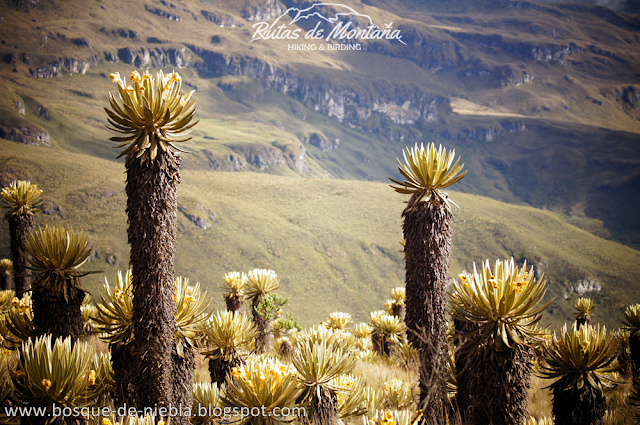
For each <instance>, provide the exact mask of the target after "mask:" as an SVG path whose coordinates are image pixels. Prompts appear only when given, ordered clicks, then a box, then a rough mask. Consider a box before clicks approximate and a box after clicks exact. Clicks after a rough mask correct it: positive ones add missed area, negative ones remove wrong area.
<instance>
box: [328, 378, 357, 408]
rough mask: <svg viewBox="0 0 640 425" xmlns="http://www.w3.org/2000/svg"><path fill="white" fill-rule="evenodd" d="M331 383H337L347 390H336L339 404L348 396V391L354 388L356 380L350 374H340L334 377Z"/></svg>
mask: <svg viewBox="0 0 640 425" xmlns="http://www.w3.org/2000/svg"><path fill="white" fill-rule="evenodd" d="M332 383H333V384H335V385H337V386H338V387H341V388H345V389H347V390H349V391H340V392H338V394H337V397H338V404H339V405H340V404H343V403H344V402H345V401H346V400H347V398H349V393H350V392H351V390H353V389H354V387H355V385H356V380H355V379H354V377H353V376H351V375H340V376H338V377H337V378H335V379H334V380H333V382H332Z"/></svg>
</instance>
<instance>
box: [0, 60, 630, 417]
mask: <svg viewBox="0 0 640 425" xmlns="http://www.w3.org/2000/svg"><path fill="white" fill-rule="evenodd" d="M111 78H112V80H113V81H114V82H115V83H116V84H117V89H118V93H117V94H116V95H115V96H113V95H112V96H110V108H105V109H106V111H107V115H108V122H109V128H110V129H111V130H113V131H115V132H117V133H119V135H118V136H115V137H112V138H111V140H112V141H115V142H117V143H118V144H119V145H118V146H117V147H118V148H123V149H122V152H121V153H120V155H119V156H125V157H126V161H125V168H126V172H127V182H126V193H127V214H128V219H129V228H128V242H129V244H130V245H131V250H130V252H131V254H130V255H131V256H130V269H129V270H128V271H126V272H124V273H123V272H119V273H118V275H117V276H116V280H115V282H114V281H112V284H110V283H109V282H108V281H107V280H106V278H105V285H104V288H103V291H102V293H101V294H100V295H99V297H97V298H96V300H94V299H93V298H92V297H91V296H89V295H88V294H87V293H86V291H85V290H84V289H83V287H82V285H81V282H80V279H81V277H82V276H84V275H86V274H87V273H89V272H87V271H83V270H81V268H82V266H83V264H84V263H85V262H86V261H88V260H89V259H90V257H91V252H92V247H91V245H90V244H89V242H88V239H87V236H86V235H85V234H84V233H82V232H74V231H73V230H72V229H65V228H62V227H45V228H40V229H38V230H33V214H34V213H35V212H37V205H38V203H39V196H40V190H39V189H37V188H36V187H35V185H33V184H31V183H29V182H14V183H13V184H12V185H11V186H10V187H9V188H6V189H4V190H3V193H2V196H3V199H4V203H5V205H4V206H5V208H6V209H7V213H6V217H7V218H8V220H9V224H10V227H12V226H13V228H14V230H12V233H11V237H12V259H11V260H9V259H7V260H2V261H0V274H1V275H0V278H1V280H0V286H1V288H0V289H2V290H1V291H0V335H1V336H2V338H1V339H0V423H13V422H15V418H11V417H8V416H7V414H6V412H7V410H4V408H17V407H44V408H45V409H46V411H47V413H52V409H53V407H54V405H55V406H57V407H58V408H59V409H60V408H64V409H69V412H74V413H73V414H72V416H73V415H75V416H74V417H71V418H69V417H67V418H63V417H54V416H45V417H41V418H39V419H34V418H28V420H29V423H42V424H45V423H47V424H49V423H56V424H67V423H70V422H80V421H84V420H86V418H85V417H82V416H81V415H80V416H79V415H78V413H77V412H79V411H81V410H73V409H90V408H94V407H104V406H113V407H122V406H125V405H126V406H130V407H134V408H136V410H138V411H143V410H144V408H152V411H154V412H156V413H154V414H152V415H147V416H143V417H139V416H137V415H133V416H127V417H119V416H118V415H114V414H110V415H107V416H105V417H99V416H96V417H95V418H91V421H93V422H95V421H99V422H100V423H101V424H103V425H125V424H126V425H156V424H157V425H164V424H165V423H169V420H170V423H171V424H172V425H175V424H186V423H195V424H203V425H204V424H222V423H240V424H252V425H257V424H260V425H262V424H265V425H267V424H268V425H276V424H285V423H295V424H312V425H338V424H345V423H359V422H362V423H365V424H369V425H374V424H375V425H377V424H385V425H416V424H425V423H429V424H432V423H434V424H445V423H454V421H455V420H456V418H458V417H459V418H460V419H461V420H462V423H464V424H465V425H466V424H489V423H491V424H516V423H518V424H524V423H532V424H535V423H546V422H545V421H546V419H543V420H536V419H533V418H529V416H528V410H527V396H528V394H527V393H528V391H529V385H530V376H531V373H532V371H533V370H534V364H535V365H536V370H538V371H539V373H540V374H541V375H542V376H543V377H545V378H549V379H553V382H552V384H551V385H550V388H551V391H552V392H553V397H554V408H553V413H554V416H555V423H556V424H572V425H573V424H578V423H599V422H598V421H599V420H601V418H602V417H603V415H604V412H605V411H606V408H607V403H606V398H605V393H604V389H606V388H608V387H610V386H612V385H615V383H616V379H617V376H616V371H617V370H618V368H619V367H621V357H619V356H618V354H619V353H618V348H617V347H618V346H619V344H618V343H619V339H620V338H621V337H619V336H614V334H612V333H608V332H607V331H606V330H605V329H604V328H600V327H593V326H591V325H590V324H589V322H590V321H591V317H592V312H593V310H594V302H593V301H592V300H588V299H578V300H577V301H576V303H575V309H576V321H577V323H576V324H575V325H574V326H573V327H572V328H570V329H569V328H568V327H565V328H563V329H562V330H561V332H560V334H559V336H557V335H556V334H554V335H553V337H552V338H551V337H550V336H549V335H548V333H547V332H546V330H545V329H541V328H540V327H538V323H539V321H540V319H541V314H542V312H543V310H544V309H545V308H546V307H547V306H548V305H549V302H546V303H545V302H544V301H543V298H544V297H545V281H544V279H543V277H542V276H538V277H536V274H535V271H534V269H533V267H530V268H527V265H526V262H525V263H524V265H522V266H520V267H519V266H517V265H516V263H515V261H514V260H513V259H510V260H506V261H497V262H496V263H495V265H494V266H493V267H492V266H491V265H490V264H489V262H488V261H487V262H485V263H483V264H482V266H481V267H480V270H478V268H477V267H476V265H475V264H474V265H473V272H472V273H467V272H463V273H462V274H461V275H460V276H459V279H458V280H454V281H453V283H451V281H450V277H449V255H450V251H451V239H452V232H451V225H452V219H453V213H452V208H451V206H452V205H455V204H454V203H453V202H452V201H451V200H450V199H449V196H448V194H447V193H445V192H443V190H444V189H445V188H447V187H449V186H451V185H452V184H454V183H456V182H457V181H459V180H460V179H461V178H463V177H464V175H465V173H466V172H463V170H462V169H463V165H460V164H459V161H458V160H455V152H454V151H447V150H446V149H444V148H442V147H440V148H436V147H435V145H433V144H430V145H428V146H427V147H424V146H418V145H416V146H415V147H414V148H412V149H406V151H405V152H404V159H405V163H404V164H402V163H401V164H400V173H401V174H402V176H403V177H404V179H405V180H404V181H402V182H401V181H398V180H393V179H392V180H393V182H394V183H395V186H393V187H394V189H395V190H396V191H398V192H400V193H403V194H407V195H410V199H409V201H408V202H407V206H406V208H405V209H404V211H403V219H404V222H403V234H404V239H405V243H404V252H405V261H406V286H398V287H395V288H393V289H392V290H391V294H390V298H389V299H388V300H387V302H386V303H385V304H384V306H381V307H383V309H380V310H376V311H373V312H371V313H370V321H369V322H368V323H365V322H359V323H355V324H354V317H353V316H352V315H351V314H349V313H346V312H332V313H329V314H328V316H327V318H326V320H324V321H323V322H322V323H320V324H318V325H317V326H314V327H311V328H307V329H304V330H303V329H302V328H301V327H300V326H299V324H298V322H297V319H296V318H295V317H293V315H292V314H291V313H288V314H286V315H283V313H284V312H283V307H284V306H285V304H286V303H287V301H288V300H287V299H285V298H284V297H282V296H281V295H279V294H278V293H276V291H278V290H279V289H280V278H279V276H278V274H277V273H276V272H275V271H273V270H269V269H261V268H256V269H253V270H251V271H248V272H246V273H244V272H237V271H232V272H228V273H226V274H225V275H224V277H223V278H222V279H221V284H220V288H221V289H222V292H223V294H222V295H223V297H224V301H225V303H226V307H227V311H213V310H211V309H210V308H209V306H210V304H211V297H210V296H209V295H208V294H207V293H206V292H203V291H201V288H200V284H199V283H195V284H192V283H190V282H189V280H188V279H186V278H184V277H179V276H176V275H175V270H174V257H175V246H176V241H177V227H176V211H177V183H179V181H180V173H179V166H180V162H181V159H180V153H181V152H183V151H182V150H181V149H180V148H178V146H177V144H176V143H177V142H183V141H186V140H187V139H184V138H182V137H183V136H186V135H187V134H188V133H189V132H190V131H191V130H192V129H193V127H194V125H195V124H196V122H195V121H194V111H195V100H194V99H193V98H192V93H193V92H191V93H188V94H183V93H182V91H181V87H182V86H181V84H182V79H181V77H180V76H179V75H178V74H177V73H172V74H169V75H165V74H163V73H162V72H160V73H158V74H157V75H156V76H152V75H150V74H149V73H148V72H146V73H144V74H143V75H140V74H139V73H138V72H135V71H134V72H133V73H132V74H131V77H130V79H129V83H127V81H126V80H125V79H123V78H122V77H120V75H119V74H118V73H114V74H112V75H111ZM454 160H455V162H454ZM14 234H15V238H14ZM14 239H15V246H16V247H17V248H16V250H15V252H14V250H13V247H14V245H13V243H14V241H13V240H14ZM20 267H22V269H21V268H20ZM25 276H30V278H31V281H32V283H33V285H32V288H31V291H30V292H29V291H28V289H29V288H28V286H26V285H25V281H24V279H23V280H22V281H21V282H19V281H20V279H21V278H24V277H25ZM449 285H451V292H450V294H447V292H446V288H447V286H449ZM12 286H14V287H15V290H12V289H11V287H12ZM448 297H449V303H448V304H447V299H448ZM447 306H448V308H447ZM447 313H449V317H448V316H447ZM625 316H626V329H625V332H627V333H628V335H629V336H628V340H629V347H630V357H631V358H632V360H636V359H637V357H638V355H639V354H638V353H639V352H640V351H639V349H638V347H640V345H639V344H640V343H639V341H640V305H636V306H632V307H630V308H629V309H628V310H627V312H626V314H625ZM448 319H450V321H449V320H448ZM622 334H623V333H618V334H616V335H622ZM95 338H98V339H100V340H102V341H104V343H106V345H108V349H100V348H98V347H101V346H100V345H99V344H96V343H95V342H94V341H93V340H94V339H95ZM197 356H202V357H201V358H203V359H205V360H206V361H208V371H209V378H210V381H211V382H197V383H194V382H193V381H194V371H195V369H196V359H197ZM637 366H638V362H636V368H635V369H634V374H635V378H636V379H634V385H635V392H634V395H632V397H631V398H630V400H631V402H637V403H639V404H640V396H638V394H640V384H639V382H640V379H638V376H637ZM381 367H382V368H384V367H388V368H390V369H391V370H392V371H393V372H392V376H386V377H384V378H381V377H380V376H379V375H378V373H377V372H378V370H377V369H379V368H381ZM371 370H375V371H376V372H371ZM367 371H369V372H367ZM177 406H180V413H181V415H179V416H173V417H171V418H168V417H167V416H168V415H167V414H163V413H157V412H158V410H157V409H163V408H164V409H166V410H164V411H165V412H167V413H168V412H170V411H171V410H170V409H171V408H172V407H173V408H174V409H175V408H176V407H177ZM567 406H569V407H567ZM565 407H566V408H565ZM185 408H186V409H188V410H186V411H185V410H183V409H185ZM527 421H528V422H527ZM24 422H25V423H26V422H27V418H24Z"/></svg>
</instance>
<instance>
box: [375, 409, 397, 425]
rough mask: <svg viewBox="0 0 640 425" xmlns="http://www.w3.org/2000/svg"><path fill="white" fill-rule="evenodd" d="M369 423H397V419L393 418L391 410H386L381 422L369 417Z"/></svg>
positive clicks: (378, 424)
mask: <svg viewBox="0 0 640 425" xmlns="http://www.w3.org/2000/svg"><path fill="white" fill-rule="evenodd" d="M369 425H396V421H395V420H394V419H393V415H392V414H391V412H384V418H382V420H381V421H380V422H376V421H374V420H373V419H369Z"/></svg>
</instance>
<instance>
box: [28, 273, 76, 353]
mask: <svg viewBox="0 0 640 425" xmlns="http://www.w3.org/2000/svg"><path fill="white" fill-rule="evenodd" d="M76 279H79V278H76ZM65 285H67V286H68V287H71V286H72V285H71V284H70V283H69V284H67V283H65ZM76 286H79V282H77V283H76ZM84 295H85V293H84V291H82V290H80V289H72V290H70V291H69V296H68V299H66V300H65V298H64V295H63V294H62V293H56V292H55V291H52V290H50V289H48V288H44V287H42V286H41V285H40V283H39V281H38V280H36V281H35V282H34V284H33V288H32V292H31V301H32V302H33V328H34V331H35V335H36V336H42V335H46V334H51V340H52V341H55V340H56V338H60V337H62V338H66V337H68V336H70V337H71V339H72V341H76V340H77V339H78V338H79V337H80V336H81V335H82V333H83V332H84V320H82V314H81V312H80V307H81V306H82V300H84Z"/></svg>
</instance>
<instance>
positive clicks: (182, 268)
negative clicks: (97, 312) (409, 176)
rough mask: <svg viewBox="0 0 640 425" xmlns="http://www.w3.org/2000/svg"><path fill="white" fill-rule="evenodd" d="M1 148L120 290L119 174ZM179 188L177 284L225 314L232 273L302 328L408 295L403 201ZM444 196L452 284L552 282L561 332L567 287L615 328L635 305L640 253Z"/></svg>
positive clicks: (539, 219) (472, 198) (278, 188)
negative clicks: (506, 277) (264, 275)
mask: <svg viewBox="0 0 640 425" xmlns="http://www.w3.org/2000/svg"><path fill="white" fill-rule="evenodd" d="M0 148H1V149H2V150H3V152H6V155H3V158H2V163H1V164H0V165H2V167H3V168H4V169H12V170H20V171H19V172H20V173H22V177H26V178H33V179H34V180H35V181H36V182H37V183H38V184H39V186H41V187H42V188H43V189H44V191H45V194H44V197H45V199H46V200H47V201H46V203H45V209H47V210H48V212H49V214H51V215H45V214H39V215H38V218H37V222H38V223H39V224H45V223H46V224H52V225H64V226H73V227H74V228H75V229H82V230H85V231H86V232H88V234H89V235H90V238H91V240H92V241H93V242H94V243H95V246H96V255H95V258H94V260H93V261H92V262H90V263H88V264H87V265H85V266H84V267H85V269H98V270H104V275H96V276H88V277H87V278H85V285H87V287H88V288H89V289H90V290H91V292H92V293H94V294H95V293H96V290H97V289H98V288H99V287H100V285H101V282H102V280H103V277H104V276H106V277H107V278H108V279H113V278H114V277H115V273H116V270H118V269H125V268H126V267H127V264H128V246H127V244H126V225H127V224H126V215H125V212H124V209H125V202H126V199H125V195H124V182H123V180H124V166H123V165H122V164H120V163H117V162H115V161H107V160H102V159H98V158H95V157H93V156H89V155H86V154H77V153H69V152H65V151H63V150H62V149H60V148H57V147H52V148H48V149H47V148H36V147H28V146H21V145H18V144H15V143H12V142H8V141H0ZM185 157H188V154H186V155H185ZM182 179H183V182H182V184H181V185H180V186H179V204H180V207H181V211H182V212H181V213H179V241H178V248H177V264H176V267H177V273H179V274H181V275H184V276H187V277H189V278H190V279H192V280H196V281H199V282H201V283H202V284H203V285H204V287H205V288H206V289H207V290H208V291H209V292H210V293H212V294H214V298H215V305H216V306H217V307H220V308H221V307H222V306H223V300H222V294H221V292H220V290H219V289H218V285H219V283H220V282H221V280H222V277H223V275H224V273H226V272H228V271H232V270H240V271H248V270H250V269H252V268H255V267H260V268H272V269H274V270H276V271H277V272H278V273H279V275H280V276H281V278H282V289H281V290H280V292H281V293H282V294H283V295H285V296H287V297H289V298H290V304H289V305H288V306H287V308H288V309H290V310H291V311H293V312H294V313H295V314H296V316H299V317H300V318H301V321H302V323H303V324H305V325H309V324H312V323H317V322H318V321H320V320H323V319H324V318H325V317H326V316H327V315H328V313H330V312H332V311H336V310H343V311H347V312H350V313H352V314H353V315H354V316H355V317H356V318H357V319H360V320H367V318H368V313H369V312H370V311H372V310H375V309H378V308H381V307H382V304H383V302H384V300H385V299H386V298H387V297H388V296H389V291H390V290H391V288H393V287H395V286H398V285H402V284H403V281H404V266H403V263H402V254H401V253H400V252H399V250H400V249H401V246H400V244H399V241H400V239H401V218H400V214H401V212H402V209H403V206H404V204H403V201H404V200H406V199H404V198H403V196H401V195H399V194H396V193H395V192H394V191H393V190H392V189H391V188H390V187H389V186H388V185H387V184H385V183H375V182H363V181H353V180H335V179H331V180H328V179H325V180H318V179H302V178H299V177H296V178H292V177H283V176H275V175H265V174H260V173H248V172H247V173H237V172H236V173H230V172H213V171H202V170H184V171H183V172H182ZM450 195H451V197H452V198H453V199H454V200H455V201H456V202H457V203H458V205H460V210H456V211H455V225H454V247H453V259H452V268H451V274H452V276H454V277H455V276H456V275H457V274H458V273H459V272H460V271H461V270H462V269H463V268H470V267H472V263H473V261H482V260H485V259H487V258H488V259H491V260H492V261H494V260H495V259H497V258H505V257H508V256H514V257H515V258H516V259H517V260H518V261H523V260H524V259H527V260H528V262H529V263H530V264H534V265H535V266H536V269H537V270H538V271H539V272H544V274H545V275H546V276H547V279H548V281H549V291H548V297H554V296H555V297H556V300H555V301H554V303H553V304H552V307H551V309H550V312H551V314H550V315H548V316H547V317H546V318H545V322H546V323H551V322H552V323H553V324H554V325H558V324H559V323H561V322H563V321H564V320H569V319H570V318H571V309H570V303H571V302H572V300H573V299H575V297H576V295H575V294H574V293H571V292H570V289H569V288H570V287H571V286H573V285H575V284H576V283H577V282H578V281H579V280H582V279H587V278H593V279H597V280H598V281H599V282H601V284H602V287H603V290H602V291H600V292H595V293H591V294H589V296H592V297H594V299H595V300H596V305H597V310H596V316H595V318H596V319H597V320H598V321H602V322H604V323H607V324H608V325H610V326H617V325H618V324H619V323H618V321H619V319H620V317H621V316H622V312H623V309H624V308H625V307H626V306H627V305H628V304H630V303H631V302H633V301H635V300H637V299H638V298H639V297H640V288H638V286H637V284H636V281H635V276H637V275H638V273H639V272H640V261H639V260H640V253H639V252H638V251H635V250H632V249H630V248H627V247H625V246H623V245H620V244H618V243H615V242H611V241H606V240H603V239H600V238H597V237H596V236H594V235H592V234H590V233H588V232H586V231H583V230H581V229H579V228H577V227H575V226H572V225H570V224H568V223H566V221H565V220H564V218H563V217H561V216H558V215H557V214H554V213H552V212H548V211H540V210H536V209H534V208H530V207H524V206H515V205H508V204H504V203H500V202H497V201H494V200H491V199H489V198H485V197H480V196H476V195H469V194H464V193H457V192H452V193H451V194H450ZM57 207H59V208H57ZM61 215H62V217H61ZM187 216H190V217H191V220H190V219H188V218H187ZM197 217H199V218H201V220H203V221H197V219H196V218H197ZM196 222H198V223H200V224H203V223H204V222H206V223H208V224H209V225H210V227H207V228H206V229H203V228H201V227H198V226H197V225H196V224H194V223H196ZM203 227H206V225H204V226H203ZM0 241H1V243H0V256H2V257H4V256H7V255H8V230H7V227H6V224H5V225H3V226H2V227H1V230H0ZM565 293H567V294H568V295H569V299H568V300H565V299H564V297H563V295H564V294H565ZM310 306H311V307H310Z"/></svg>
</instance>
